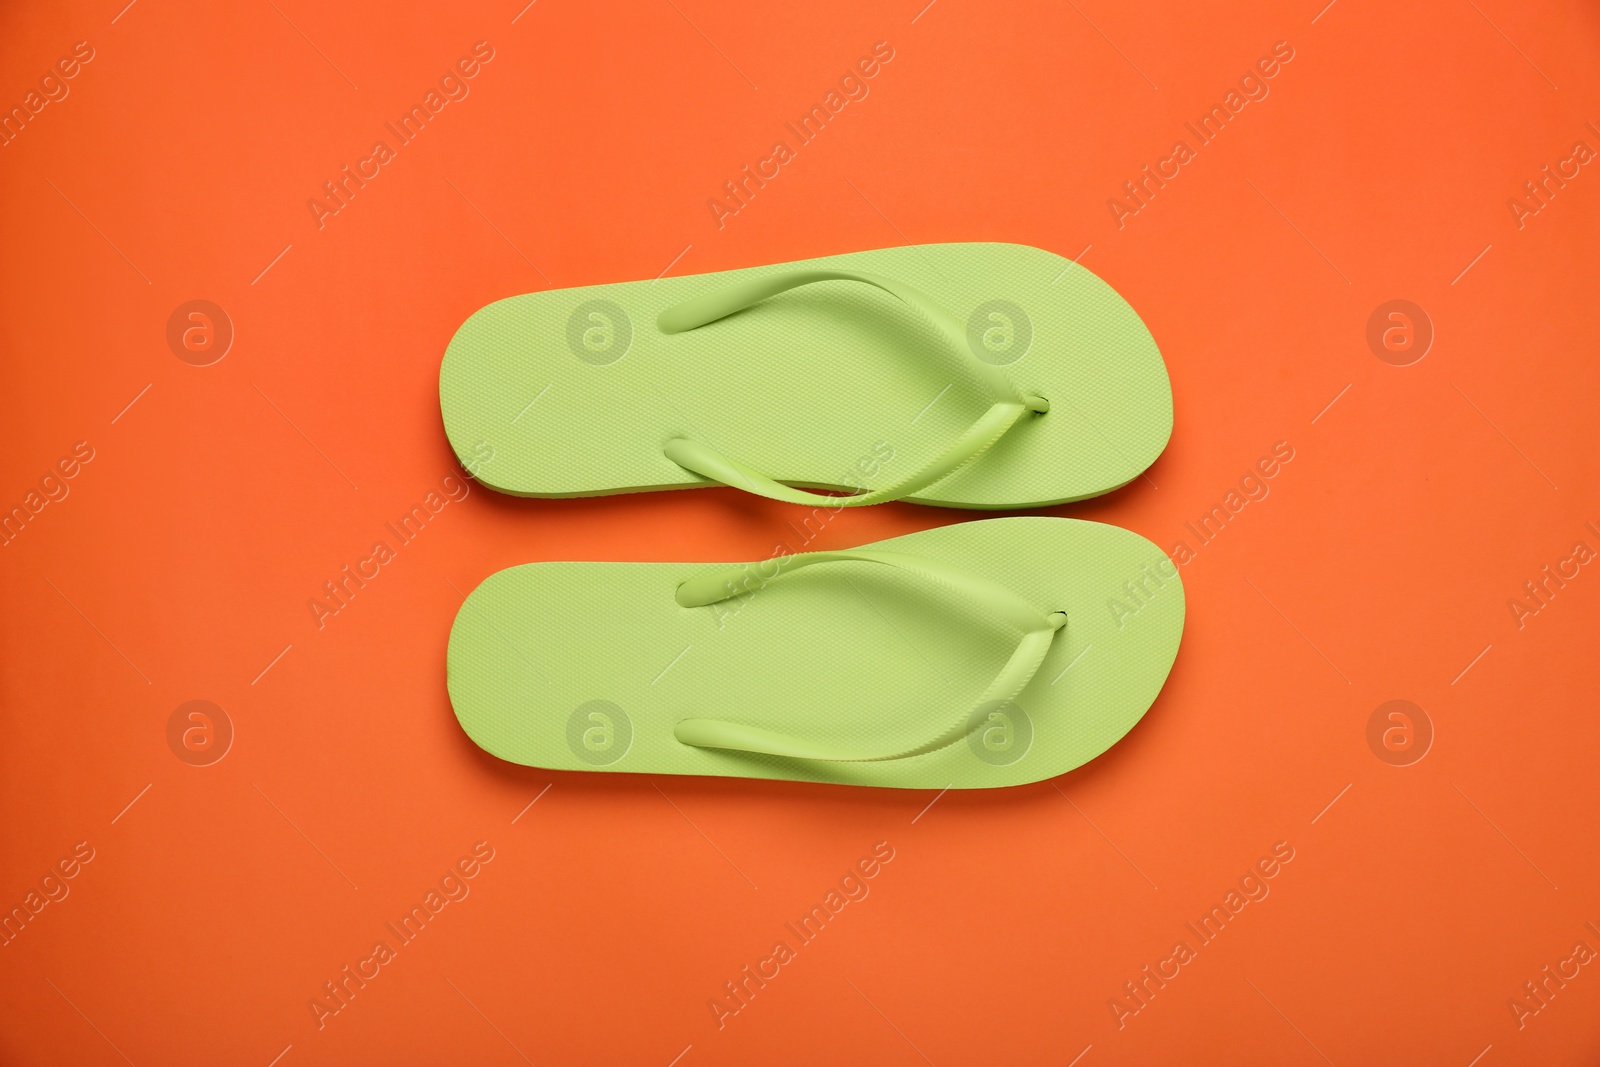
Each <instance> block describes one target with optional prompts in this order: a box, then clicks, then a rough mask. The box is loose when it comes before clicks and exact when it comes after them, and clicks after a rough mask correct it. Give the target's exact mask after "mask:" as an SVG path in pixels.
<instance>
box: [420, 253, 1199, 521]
mask: <svg viewBox="0 0 1600 1067" xmlns="http://www.w3.org/2000/svg"><path fill="white" fill-rule="evenodd" d="M439 405H440V409H441V411H442V413H443V416H444V425H445V431H446V433H448V435H449V437H450V443H451V445H452V446H453V447H454V448H455V451H456V455H457V456H458V457H459V458H460V460H461V462H462V464H463V465H464V466H465V467H466V469H467V470H469V471H471V472H472V473H473V474H474V475H475V476H476V477H477V478H478V480H479V481H481V482H482V483H483V484H485V485H487V486H490V487H491V488H494V489H499V490H501V491H502V492H507V493H515V494H518V495H522V496H540V497H575V496H598V495H604V494H610V493H632V492H643V491H648V490H657V489H686V488H695V487H703V486H708V485H716V484H725V485H733V486H737V487H738V488H740V489H744V490H746V491H748V492H752V493H759V494H761V495H763V496H768V497H772V498H774V499H777V500H785V501H790V502H792V503H798V504H813V505H818V504H827V505H828V506H840V498H839V497H837V496H823V495H819V494H817V493H811V492H806V491H805V489H806V488H812V489H826V490H829V491H832V492H849V493H853V494H854V495H853V496H850V497H849V498H848V500H846V501H845V504H844V506H851V507H854V506H859V505H863V504H876V503H880V502H882V501H886V500H898V499H907V500H914V501H917V502H919V503H923V504H940V505H944V506H947V507H961V508H991V509H997V508H998V509H1014V508H1032V507H1044V506H1048V505H1051V504H1061V503H1065V502H1067V501H1072V500H1081V499H1084V498H1085V497H1091V496H1097V495H1099V494H1101V493H1105V492H1109V491H1110V490H1112V489H1115V488H1117V487H1118V486H1121V485H1124V484H1126V483H1127V482H1129V481H1131V480H1133V479H1134V478H1135V477H1137V476H1138V475H1139V473H1140V472H1141V471H1143V470H1144V469H1145V468H1146V467H1148V466H1149V465H1150V464H1151V463H1152V462H1154V460H1155V458H1156V456H1158V455H1159V454H1160V453H1161V450H1162V449H1163V448H1164V447H1165V446H1166V443H1167V438H1168V437H1169V436H1170V435H1171V432H1172V388H1171V385H1170V383H1169V382H1168V380H1167V369H1166V365H1165V364H1164V363H1163V362H1162V360H1161V353H1160V352H1159V351H1158V350H1157V348H1156V344H1155V341H1154V340H1152V339H1151V337H1150V331H1149V330H1147V329H1146V328H1145V325H1144V323H1143V322H1141V321H1140V319H1139V316H1138V315H1137V314H1135V313H1134V310H1133V309H1132V308H1131V307H1129V306H1128V303H1127V301H1125V300H1123V299H1122V297H1120V296H1118V295H1117V293H1116V292H1115V291H1114V290H1113V289H1112V288H1111V287H1110V286H1109V285H1107V284H1106V283H1105V282H1103V281H1101V280H1100V279H1099V278H1097V277H1095V275H1094V274H1092V273H1091V272H1090V271H1088V270H1087V269H1085V268H1083V267H1081V266H1078V265H1077V264H1074V263H1073V262H1071V261H1070V260H1067V259H1063V258H1062V257H1060V256H1057V255H1053V254H1051V253H1049V252H1043V251H1040V250H1039V249H1037V248H1029V247H1027V246H1025V245H1011V244H942V245H921V246H911V247H905V248H885V249H879V250H877V251H873V252H853V253H850V254H848V255H840V256H828V257H826V258H823V259H813V260H805V261H802V262H797V263H784V264H779V265H776V266H767V267H753V268H750V269H748V270H734V271H726V272H724V273H720V274H703V275H698V276H692V277H684V278H659V279H657V280H655V281H647V282H627V283H623V284H618V285H593V286H586V287H584V288H580V289H558V290H552V291H549V292H542V293H531V294H528V295H526V296H515V297H511V298H509V299H506V300H500V301H497V302H496V303H493V304H490V305H489V306H488V307H486V308H483V309H482V310H481V311H479V312H477V313H476V314H474V315H473V316H472V317H471V318H470V319H468V320H467V321H466V323H465V324H464V325H462V327H461V328H460V329H459V330H458V331H456V335H455V337H454V338H453V339H452V340H451V342H450V346H449V348H448V349H447V350H446V352H445V355H444V361H443V363H442V365H441V367H440V370H439ZM802 487H804V488H802Z"/></svg>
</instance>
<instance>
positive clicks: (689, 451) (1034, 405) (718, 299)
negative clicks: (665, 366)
mask: <svg viewBox="0 0 1600 1067" xmlns="http://www.w3.org/2000/svg"><path fill="white" fill-rule="evenodd" d="M826 281H849V282H863V283H865V284H867V285H872V286H876V287H877V288H879V289H882V290H883V291H884V292H886V293H889V294H891V295H892V296H895V297H898V298H899V299H900V300H901V301H902V302H903V303H905V304H906V305H908V306H909V307H911V308H914V309H915V310H917V311H918V312H920V313H921V314H922V315H924V316H925V317H926V318H928V319H929V320H930V321H931V322H932V323H933V325H934V326H935V327H936V328H937V329H938V331H939V333H940V335H941V336H942V337H943V338H944V340H945V341H946V344H945V346H944V347H945V348H946V349H948V352H947V353H946V356H947V358H949V357H950V356H951V354H953V357H954V360H955V361H957V362H960V363H961V364H963V365H964V366H965V367H966V369H967V371H968V372H969V373H970V374H972V375H973V376H974V377H976V378H977V379H978V380H979V381H980V382H982V383H983V384H984V386H985V387H986V388H987V389H988V390H989V393H990V395H991V396H992V397H993V398H994V402H993V404H992V405H991V406H990V408H989V410H988V411H986V412H984V414H983V415H982V416H981V417H980V418H979V419H978V421H977V422H975V423H973V424H972V425H971V426H970V427H969V428H968V429H967V430H966V432H965V433H963V434H962V435H961V436H960V437H958V438H956V439H955V441H953V442H952V443H951V444H950V446H949V447H948V448H946V449H945V450H944V451H943V452H942V453H940V454H939V455H937V456H935V457H934V458H933V459H931V460H929V461H928V462H927V463H926V464H924V465H923V466H922V467H920V468H919V469H917V470H915V471H912V472H911V474H909V475H908V476H907V477H905V478H904V479H902V480H901V481H899V482H897V483H896V484H894V485H890V486H885V487H884V488H882V489H874V490H872V491H871V492H865V493H857V494H856V495H854V496H825V495H823V494H821V493H808V492H806V491H805V490H803V489H796V488H794V487H793V486H790V485H785V484H784V483H783V482H780V481H778V480H777V479H775V478H772V477H769V476H768V475H765V474H763V473H761V472H760V471H758V470H756V469H755V468H754V467H751V466H749V465H748V464H745V463H741V462H739V461H738V460H736V459H732V458H730V457H728V456H725V455H723V454H722V453H721V452H718V451H717V450H716V449H714V448H712V447H711V446H710V445H708V444H705V443H704V442H701V441H694V440H691V439H689V438H687V437H678V438H674V439H673V440H671V441H668V442H667V443H666V445H665V447H664V449H663V451H664V452H665V453H666V456H667V458H668V459H670V460H672V462H674V463H676V464H678V465H679V466H680V467H683V468H685V469H687V470H691V471H693V472H694V473H696V474H698V475H700V476H701V477H702V478H710V479H711V480H712V481H716V482H721V483H722V484H724V485H731V486H733V487H735V488H737V489H743V490H744V491H745V492H747V493H755V494H757V495H759V496H765V497H771V498H772V499H774V500H783V501H787V502H788V503H791V504H811V505H815V506H826V507H860V506H862V505H864V504H881V503H883V502H884V501H887V500H899V499H900V498H901V497H906V496H910V495H911V494H912V493H915V492H917V491H918V490H919V489H924V488H926V487H928V486H930V485H932V484H933V483H934V482H937V481H938V480H939V479H941V478H944V477H946V476H948V475H949V474H951V473H953V472H955V471H956V470H958V469H960V468H961V467H962V466H964V465H966V464H967V463H970V462H972V460H974V459H976V458H977V457H978V456H980V455H982V454H983V453H984V452H985V451H987V450H988V449H989V448H990V446H992V445H993V444H994V443H995V442H996V441H998V440H1000V437H1001V435H1002V434H1004V433H1005V432H1006V431H1007V430H1009V429H1011V427H1012V426H1014V425H1016V423H1017V420H1018V419H1020V418H1021V417H1022V415H1023V413H1024V412H1027V411H1033V412H1037V413H1039V414H1043V413H1044V412H1046V411H1049V410H1050V402H1049V401H1048V400H1045V399H1044V398H1043V397H1038V396H1023V395H1022V394H1020V393H1018V392H1017V389H1016V387H1015V386H1014V385H1012V384H1011V379H1010V378H1008V377H1007V376H1006V375H1005V373H1004V372H1003V371H1001V370H1000V368H998V367H995V366H991V365H990V364H988V363H985V362H983V361H982V360H980V359H978V358H977V357H975V356H974V355H973V354H972V353H971V351H969V350H968V348H967V345H966V340H965V337H964V334H963V332H962V329H961V326H960V324H959V323H957V322H956V320H955V318H954V317H953V316H952V315H951V314H950V313H949V312H948V311H946V310H945V309H944V308H942V307H940V306H939V305H938V304H936V303H934V302H933V301H932V300H930V299H929V298H928V297H927V296H926V295H925V294H923V293H921V292H919V291H917V290H916V289H913V288H912V287H911V286H909V285H906V284H904V283H903V282H897V281H895V280H894V279H892V278H884V277H881V276H879V275H876V274H865V273H862V272H860V271H850V270H797V271H789V272H787V273H783V274H772V275H768V276H766V277H763V278H752V279H749V280H747V281H742V282H736V283H734V284H733V285H730V286H728V287H727V288H726V289H719V290H717V291H716V292H712V293H706V294H705V295H703V296H697V297H695V298H693V299H692V300H685V301H684V302H683V303H681V304H677V305H675V306H673V307H670V308H667V310H665V311H663V312H662V313H661V314H660V315H659V316H657V318H656V325H657V326H658V327H659V328H660V330H661V332H662V333H668V334H673V333H682V332H684V331H686V330H694V329H698V328H699V327H701V326H704V325H706V324H707V323H711V322H716V321H717V320H718V319H722V318H726V317H727V316H729V315H732V314H733V313H734V312H736V311H742V310H743V309H745V308H747V307H749V306H750V305H752V304H757V303H760V302H761V301H763V300H766V299H767V298H768V297H772V296H776V295H778V294H779V293H782V292H786V291H787V290H790V289H794V288H797V287H799V286H802V285H810V284H812V283H813V282H826Z"/></svg>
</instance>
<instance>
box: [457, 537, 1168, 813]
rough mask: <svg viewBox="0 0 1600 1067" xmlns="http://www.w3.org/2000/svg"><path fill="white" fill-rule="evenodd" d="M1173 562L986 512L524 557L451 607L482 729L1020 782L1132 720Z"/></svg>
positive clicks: (704, 761)
mask: <svg viewBox="0 0 1600 1067" xmlns="http://www.w3.org/2000/svg"><path fill="white" fill-rule="evenodd" d="M1183 615H1184V595H1183V584H1182V582H1181V581H1180V580H1179V578H1178V573H1177V568H1176V567H1175V566H1174V565H1173V564H1172V562H1171V561H1170V560H1169V559H1168V558H1167V557H1166V555H1165V554H1163V553H1162V552H1161V550H1160V549H1158V548H1157V547H1156V546H1155V545H1153V544H1151V543H1150V542H1149V541H1146V540H1145V539H1144V538H1142V537H1140V536H1139V535H1137V534H1134V533H1130V532H1128V531H1127V530H1123V529H1120V528H1118V527H1115V526H1107V525H1104V524H1101V523H1096V522H1085V521H1082V520H1078V519H1056V518H1043V517H1037V518H1035V517H1024V518H1005V519H990V520H985V521H981V522H969V523H961V524H958V525H954V526H946V527H942V528H939V529H933V530H925V531H923V532H921V533H913V534H908V535H906V536H904V537H895V538H891V539H889V540H887V541H880V542H878V543H876V544H872V545H867V546H865V547H863V548H860V549H855V550H849V551H835V552H811V553H806V554H803V555H792V556H780V557H776V558H774V559H772V560H768V561H765V562H762V563H751V564H726V563H711V564H706V563H532V564H528V565H526V566H521V567H512V568H511V569H509V570H504V571H501V572H500V573H498V574H495V575H492V576H491V577H489V578H488V579H487V580H486V581H484V582H483V584H482V585H480V586H478V588H477V589H475V590H474V591H473V593H472V595H470V596H469V597H467V599H466V602H465V603H463V604H462V605H461V610H460V613H459V614H458V615H457V616H456V621H455V625H454V626H453V627H452V629H451V631H450V651H449V686H450V700H451V702H452V704H453V705H454V706H455V712H456V717H457V719H459V720H460V722H461V726H462V728H463V729H465V730H466V732H467V734H468V736H470V737H471V738H472V739H473V741H475V742H477V744H478V745H479V746H481V747H482V748H484V749H485V750H486V751H488V752H490V753H492V754H493V755H495V756H498V757H500V758H501V759H504V760H510V761H511V762H513V763H522V764H527V765H530V766H535V767H546V768H552V769H558V770H580V771H584V770H588V771H595V770H598V771H626V772H636V773H646V774H707V775H723V776H730V777H745V778H781V779H790V780H795V781H808V782H837V783H844V784H850V785H876V786H897V787H901V788H908V789H943V788H946V787H955V788H958V789H976V788H984V787H992V786H1007V785H1021V784H1023V783H1025V782H1034V781H1038V780H1040V779H1042V778H1049V777H1052V776H1054V775H1058V774H1062V773H1064V772H1066V771H1069V770H1071V769H1072V768H1074V767H1077V766H1079V765H1080V764H1083V763H1085V762H1087V761H1088V760H1091V759H1093V758H1094V757H1095V756H1098V755H1099V754H1100V753H1102V752H1104V751H1105V750H1106V749H1108V748H1110V747H1111V745H1113V744H1115V743H1116V741H1117V740H1118V739H1120V738H1121V737H1122V736H1123V735H1124V734H1126V733H1127V732H1128V731H1129V730H1130V729H1131V728H1132V727H1133V724H1134V723H1136V722H1138V721H1139V719H1140V717H1141V716H1143V715H1144V713H1145V711H1146V710H1147V709H1148V708H1149V707H1150V704H1151V702H1152V701H1154V700H1155V697H1156V694H1157V693H1158V692H1160V690H1161V686H1162V683H1163V682H1165V680H1166V677H1167V672H1168V670H1170V669H1171V667H1172V662H1173V659H1174V657H1175V656H1176V655H1177V651H1178V640H1179V637H1180V636H1181V634H1182V632H1183Z"/></svg>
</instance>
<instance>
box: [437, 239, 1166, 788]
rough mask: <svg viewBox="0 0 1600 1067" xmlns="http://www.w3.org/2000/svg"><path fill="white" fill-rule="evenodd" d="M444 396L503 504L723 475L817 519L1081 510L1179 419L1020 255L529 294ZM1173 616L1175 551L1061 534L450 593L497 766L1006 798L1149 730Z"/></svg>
mask: <svg viewBox="0 0 1600 1067" xmlns="http://www.w3.org/2000/svg"><path fill="white" fill-rule="evenodd" d="M439 396H440V406H441V409H442V412H443V416H444V424H445V429H446V432H447V433H448V435H449V438H450V442H451V444H452V446H453V447H454V449H455V451H456V454H457V456H458V458H459V459H460V460H461V462H462V464H463V465H464V467H465V468H466V469H467V470H468V471H469V472H470V473H471V474H472V475H473V477H475V478H476V479H477V480H478V481H479V482H480V483H481V484H483V485H486V486H489V487H491V488H494V489H497V490H500V491H502V492H506V493H512V494H517V495H521V496H531V497H580V496H598V495H606V494H613V493H629V492H644V491H652V490H666V489H690V488H703V487H707V486H715V485H726V486H734V487H736V488H739V489H742V490H745V491H747V492H751V493H756V494H759V495H762V496H766V497H770V498H773V499H776V500H781V501H786V502H790V503H794V504H802V505H809V506H811V507H813V508H815V509H819V510H820V511H822V512H823V513H827V512H831V511H833V510H835V509H838V508H843V507H859V506H864V505H870V504H876V503H881V502H884V501H889V500H907V501H912V502H916V503H921V504H934V505H940V506H945V507H957V508H972V509H987V510H1019V509H1027V508H1039V507H1047V506H1050V505H1054V504H1061V503H1065V502H1069V501H1074V500H1082V499H1085V498H1087V497H1092V496H1096V495H1099V494H1102V493H1106V492H1109V491H1111V490H1113V489H1116V488H1118V487H1120V486H1122V485H1125V484H1126V483H1128V482H1129V481H1131V480H1132V479H1134V478H1136V477H1137V476H1138V475H1139V473H1140V472H1141V471H1143V470H1144V469H1145V468H1146V467H1147V466H1149V464H1150V463H1151V462H1153V461H1154V460H1155V458H1156V456H1157V455H1159V454H1160V452H1161V450H1162V448H1163V447H1165V445H1166V442H1167V439H1168V437H1169V436H1170V434H1171V429H1172V393H1171V387H1170V384H1169V382H1168V379H1167V373H1166V367H1165V365H1164V364H1163V362H1162V359H1161V354H1160V352H1159V351H1158V350H1157V348H1156V345H1155V342H1154V341H1153V340H1152V339H1151V337H1150V333H1149V331H1148V330H1147V329H1146V328H1145V326H1144V324H1143V323H1142V322H1141V321H1140V319H1139V317H1138V315H1137V314H1136V313H1135V312H1134V311H1133V309H1132V308H1131V307H1129V305H1128V304H1127V302H1126V301H1125V300H1123V299H1122V298H1121V297H1120V296H1119V295H1118V294H1117V293H1116V292H1115V291H1114V290H1112V289H1111V287H1110V286H1108V285H1107V284H1106V283H1105V282H1103V281H1101V280H1100V279H1099V278H1097V277H1096V276H1095V275H1094V274H1092V273H1091V272H1089V271H1088V270H1086V269H1085V268H1083V267H1081V266H1078V265H1076V264H1073V263H1072V262H1071V261H1069V260H1065V259H1063V258H1061V257H1059V256H1056V255H1053V254H1051V253H1048V252H1043V251H1041V250H1039V249H1036V248H1029V247H1025V246H1020V245H1009V244H945V245H924V246H912V247H903V248H889V249H881V250H878V251H872V252H859V253H852V254H848V255H840V256H830V257H826V258H823V259H815V260H808V261H803V262H797V263H789V264H782V265H776V266H767V267H756V268H751V269H748V270H736V271H729V272H725V273H720V274H708V275H700V276H693V277H682V278H670V279H667V278H663V279H657V280H656V281H646V282H629V283H624V284H618V285H599V286H591V287H586V288H581V289H566V290H555V291H549V292H542V293H534V294H530V295H526V296H518V297H512V298H509V299H506V300H501V301H498V302H496V303H494V304H491V305H489V306H488V307H486V308H483V309H482V310H480V311H479V312H477V313H476V314H474V315H473V316H472V317H471V318H470V319H468V320H467V322H466V323H465V324H464V325H463V326H462V327H461V328H460V329H459V330H458V331H457V333H456V335H455V337H454V339H453V340H452V341H451V342H450V346H449V348H448V350H447V351H446V353H445V356H444V361H443V365H442V367H441V369H440V375H439ZM818 490H821V491H820V492H819V491H818ZM1183 618H1184V594H1183V587H1182V583H1181V582H1180V580H1179V578H1178V575H1177V570H1176V568H1175V567H1174V566H1173V565H1172V563H1171V561H1170V560H1168V558H1167V556H1166V555H1165V554H1164V553H1163V552H1161V550H1160V549H1158V548H1157V547H1156V546H1155V545H1154V544H1152V543H1150V542H1149V541H1147V540H1145V539H1144V538H1142V537H1139V536H1138V535H1136V534H1133V533H1131V532H1129V531H1127V530H1123V529H1120V528H1118V527H1114V526H1108V525H1104V524H1101V523H1094V522H1085V521H1080V520H1075V519H1064V518H1046V517H1014V518H997V519H987V520H982V521H977V522H968V523H962V524H958V525H954V526H946V527H942V528H938V529H931V530H925V531H922V532H920V533H914V534H909V535H906V536H903V537H896V538H891V539H889V540H886V541H880V542H877V543H875V544H870V545H865V546H862V547H860V548H857V549H852V550H838V551H820V552H800V553H794V554H783V555H777V556H774V557H773V558H770V559H767V560H760V561H747V562H743V563H721V564H717V563H712V564H705V563H570V562H557V563H534V564H528V565H525V566H520V567H513V568H511V569H509V570H505V571H501V572H500V573H498V574H495V575H492V576H491V577H489V578H488V579H487V580H485V581H484V582H483V583H482V584H481V585H479V586H478V587H477V589H475V590H474V591H473V592H472V594H471V595H470V596H468V597H467V599H466V601H465V603H463V604H462V606H461V609H460V612H459V613H458V615H457V617H456V621H455V625H454V627H453V628H452V630H451V634H450V646H449V656H448V674H449V689H450V699H451V702H452V704H453V705H454V707H455V711H456V716H457V718H458V719H459V720H460V722H461V725H462V727H463V728H464V729H465V730H466V732H467V734H468V735H469V736H470V737H471V738H472V739H473V740H474V741H475V742H476V743H477V744H478V745H480V746H481V747H482V748H484V749H485V750H487V751H488V752H490V753H492V754H494V755H496V756H498V757H500V758H502V759H505V760H509V761H512V762H515V763H521V764H527V765H531V766H538V767H545V768H553V769H562V770H604V771H624V772H645V773H663V774H702V775H723V776H738V777H747V778H778V779H790V780H799V781H817V782H838V783H845V784H856V785H877V786H898V787H905V788H933V789H942V788H946V787H955V788H981V787H992V786H1006V785H1019V784H1022V783H1025V782H1031V781H1037V780H1039V779H1042V778H1047V777H1052V776H1055V775H1058V774H1061V773H1064V772H1065V771H1068V770H1071V769H1072V768H1074V767H1077V766H1079V765H1081V764H1083V763H1085V762H1087V761H1088V760H1090V759H1093V758H1094V757H1095V756H1097V755H1099V754H1100V753H1102V752H1104V751H1105V750H1106V749H1107V748H1109V747H1110V746H1111V745H1112V744H1114V743H1115V742H1116V741H1117V740H1119V739H1120V738H1121V737H1122V736H1123V735H1125V734H1126V733H1127V732H1128V730H1129V729H1131V728H1132V727H1133V725H1134V723H1136V722H1137V721H1138V720H1139V718H1140V717H1141V716H1142V715H1143V714H1144V713H1145V711H1146V710H1147V709H1148V708H1149V707H1150V704H1151V703H1152V702H1153V701H1154V699H1155V697H1156V694H1157V693H1158V692H1159V691H1160V689H1161V686H1162V684H1163V683H1164V681H1165V680H1166V676H1167V673H1168V671H1169V670H1170V668H1171V666H1172V663H1173V660H1174V658H1175V657H1176V654H1177V647H1178V641H1179V638H1180V636H1181V633H1182V630H1183Z"/></svg>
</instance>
